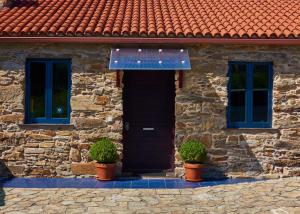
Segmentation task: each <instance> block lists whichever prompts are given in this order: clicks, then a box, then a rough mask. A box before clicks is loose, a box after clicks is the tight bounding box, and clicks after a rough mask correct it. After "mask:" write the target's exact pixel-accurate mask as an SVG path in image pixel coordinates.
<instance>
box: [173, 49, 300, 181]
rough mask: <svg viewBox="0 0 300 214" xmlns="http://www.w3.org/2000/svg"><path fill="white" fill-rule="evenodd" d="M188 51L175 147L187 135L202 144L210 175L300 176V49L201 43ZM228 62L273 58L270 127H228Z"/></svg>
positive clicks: (179, 170) (178, 170)
mask: <svg viewBox="0 0 300 214" xmlns="http://www.w3.org/2000/svg"><path fill="white" fill-rule="evenodd" d="M189 52H190V57H191V63H192V68H193V70H192V71H191V72H186V73H185V77H184V78H185V79H184V87H183V88H182V89H177V92H176V94H177V96H176V118H177V119H176V146H177V149H178V147H179V145H180V144H181V143H182V142H183V141H185V140H186V139H191V138H192V139H199V140H201V141H202V142H204V143H205V145H206V147H207V148H208V151H209V157H210V158H209V163H210V166H211V167H210V169H209V172H211V173H207V175H208V176H211V175H213V176H215V175H216V173H218V175H219V176H220V175H222V174H223V175H227V176H233V177H236V176H239V177H241V176H242V177H244V176H246V177H248V176H250V177H251V176H258V175H265V176H295V175H300V47H291V46H289V47H282V46H272V47H271V46H241V45H239V46H238V45H233V46H229V45H227V46H221V45H219V46H212V45H201V46H193V47H190V48H189ZM228 61H255V62H273V64H274V67H273V69H274V83H273V120H272V121H273V124H272V128H271V129H228V128H226V106H227V82H228V77H227V70H228ZM176 157H178V153H177V155H176ZM182 172H183V169H182V162H181V161H180V159H179V158H177V161H176V173H177V174H181V173H182Z"/></svg>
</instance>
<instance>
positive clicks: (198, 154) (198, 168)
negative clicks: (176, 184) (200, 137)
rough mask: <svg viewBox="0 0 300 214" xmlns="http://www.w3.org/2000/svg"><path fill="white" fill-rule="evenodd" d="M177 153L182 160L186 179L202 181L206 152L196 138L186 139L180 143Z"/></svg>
mask: <svg viewBox="0 0 300 214" xmlns="http://www.w3.org/2000/svg"><path fill="white" fill-rule="evenodd" d="M179 154H180V156H181V158H182V160H183V161H184V168H185V179H186V180H187V181H202V180H203V178H202V174H203V168H204V164H203V162H204V161H205V160H206V158H207V153H206V150H205V147H204V145H203V144H202V143H201V142H199V141H196V140H188V141H187V142H185V143H184V144H182V145H181V147H180V149H179Z"/></svg>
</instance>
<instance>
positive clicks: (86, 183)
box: [0, 178, 258, 189]
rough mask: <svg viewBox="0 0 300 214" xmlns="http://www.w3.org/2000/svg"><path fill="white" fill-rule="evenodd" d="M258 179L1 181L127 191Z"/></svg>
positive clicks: (2, 182)
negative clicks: (125, 189)
mask: <svg viewBox="0 0 300 214" xmlns="http://www.w3.org/2000/svg"><path fill="white" fill-rule="evenodd" d="M255 181H258V180H256V179H227V180H219V181H204V182H187V181H185V180H182V179H124V178H123V179H122V178H120V179H118V180H115V181H98V180H96V179H94V178H12V179H3V178H2V179H0V185H1V186H2V187H4V188H5V187H7V188H127V189H184V188H197V187H207V186H216V185H226V184H237V183H244V182H255Z"/></svg>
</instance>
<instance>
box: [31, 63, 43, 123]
mask: <svg viewBox="0 0 300 214" xmlns="http://www.w3.org/2000/svg"><path fill="white" fill-rule="evenodd" d="M45 77H46V64H45V63H41V62H32V63H30V112H29V113H30V117H31V118H38V117H45V88H46V84H45V80H46V78H45Z"/></svg>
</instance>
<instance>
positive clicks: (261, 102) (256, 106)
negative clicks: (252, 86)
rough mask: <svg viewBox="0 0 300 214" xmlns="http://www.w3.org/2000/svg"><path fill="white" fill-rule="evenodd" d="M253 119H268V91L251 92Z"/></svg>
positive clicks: (264, 120)
mask: <svg viewBox="0 0 300 214" xmlns="http://www.w3.org/2000/svg"><path fill="white" fill-rule="evenodd" d="M253 121H255V122H267V121H268V91H254V92H253Z"/></svg>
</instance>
